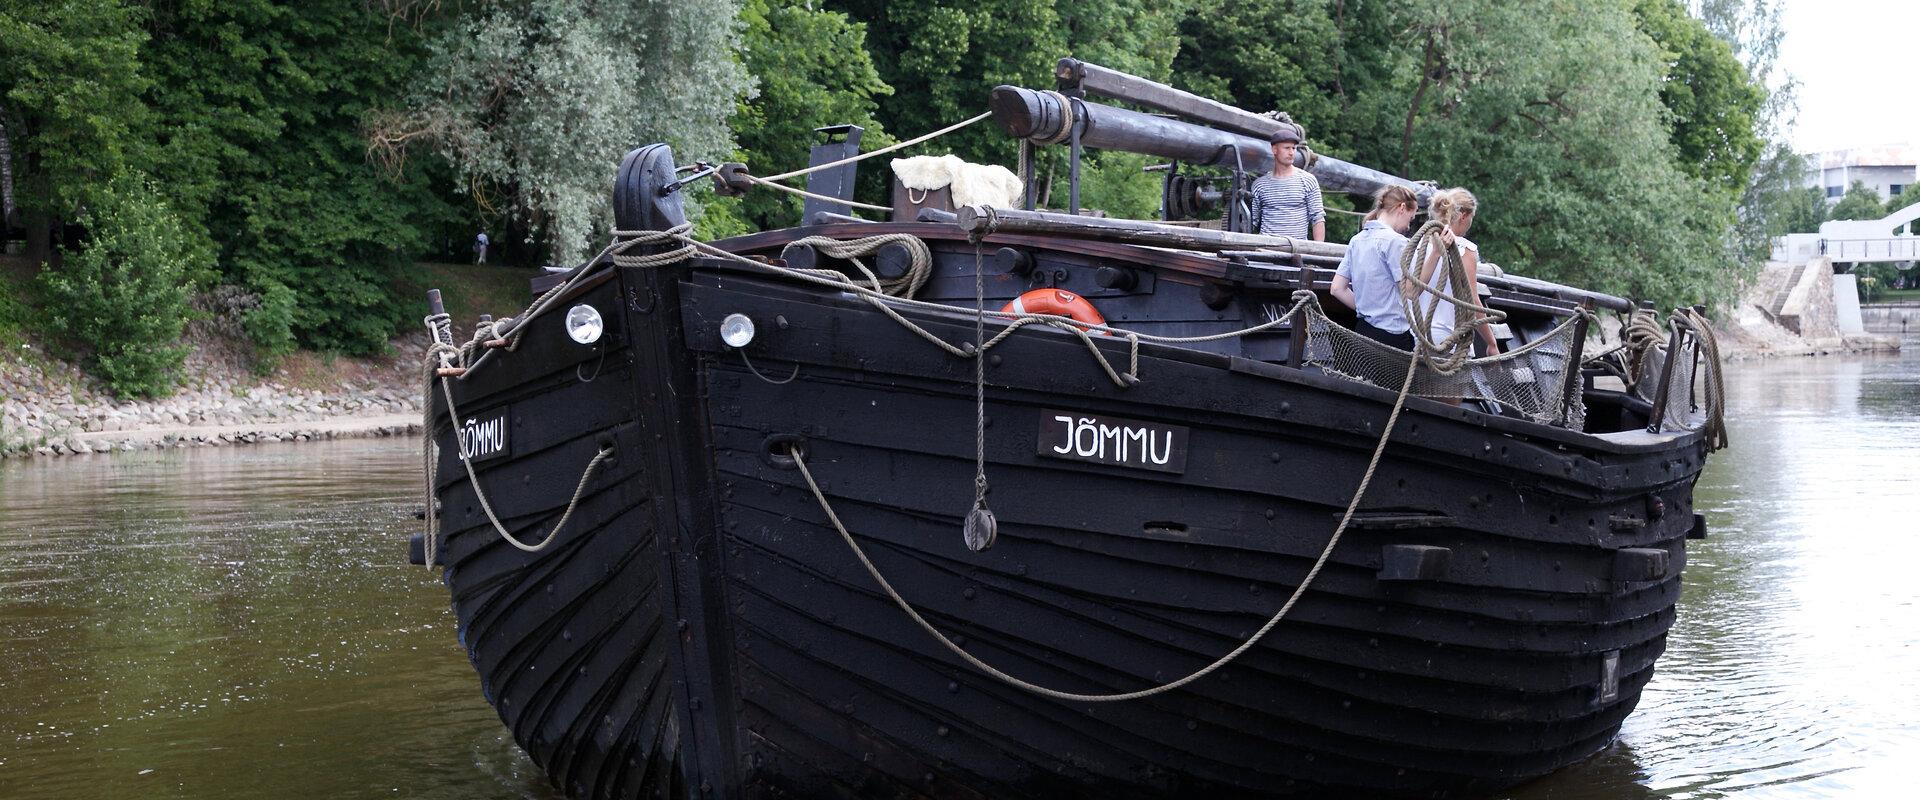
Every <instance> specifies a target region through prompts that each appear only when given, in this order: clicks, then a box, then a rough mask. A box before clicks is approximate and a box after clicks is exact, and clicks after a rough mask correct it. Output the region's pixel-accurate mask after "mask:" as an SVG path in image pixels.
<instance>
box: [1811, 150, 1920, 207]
mask: <svg viewBox="0 0 1920 800" xmlns="http://www.w3.org/2000/svg"><path fill="white" fill-rule="evenodd" d="M1807 161H1808V163H1809V164H1810V165H1811V166H1812V167H1813V171H1812V173H1813V181H1814V183H1813V185H1815V186H1819V187H1820V188H1821V190H1822V191H1824V192H1825V193H1826V196H1827V203H1828V204H1832V203H1837V202H1840V198H1841V197H1843V196H1845V195H1846V193H1847V188H1848V187H1850V186H1852V185H1853V183H1854V182H1855V181H1859V182H1861V183H1864V184H1866V185H1867V187H1868V188H1870V189H1872V190H1874V191H1875V192H1877V193H1879V195H1880V201H1881V202H1886V201H1887V200H1888V199H1889V198H1892V197H1905V196H1908V192H1916V193H1915V194H1913V195H1912V197H1913V198H1914V199H1915V200H1916V201H1920V189H1916V187H1915V185H1914V184H1916V183H1920V169H1917V165H1920V148H1915V147H1913V146H1912V145H1908V144H1887V145H1878V146H1875V147H1852V148H1848V149H1845V150H1828V151H1826V152H1824V153H1814V154H1811V155H1809V156H1807Z"/></svg>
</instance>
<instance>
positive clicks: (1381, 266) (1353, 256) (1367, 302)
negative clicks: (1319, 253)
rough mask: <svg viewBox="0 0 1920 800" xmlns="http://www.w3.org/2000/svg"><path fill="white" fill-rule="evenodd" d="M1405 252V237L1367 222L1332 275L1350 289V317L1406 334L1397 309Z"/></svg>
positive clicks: (1402, 314) (1403, 319) (1403, 314)
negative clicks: (1357, 317)
mask: <svg viewBox="0 0 1920 800" xmlns="http://www.w3.org/2000/svg"><path fill="white" fill-rule="evenodd" d="M1406 249H1407V237H1405V236H1401V235H1400V233H1399V232H1398V231H1395V230H1394V229H1392V228H1389V227H1387V223H1384V222H1381V221H1379V220H1377V219H1376V220H1371V221H1369V222H1368V223H1367V224H1366V225H1365V226H1364V227H1362V228H1361V229H1360V232H1359V233H1357V234H1355V235H1354V237H1353V241H1351V242H1348V243H1347V254H1346V256H1344V257H1342V258H1341V259H1340V269H1339V270H1338V271H1337V272H1336V273H1335V274H1338V275H1342V276H1345V277H1346V279H1347V283H1349V284H1352V286H1353V302H1354V306H1355V308H1354V313H1356V314H1359V315H1360V319H1362V320H1364V321H1365V322H1366V323H1367V324H1368V325H1372V326H1373V327H1376V328H1379V329H1380V330H1383V331H1386V332H1388V333H1406V332H1407V315H1406V312H1404V311H1402V310H1401V307H1400V254H1401V253H1402V252H1404V251H1406Z"/></svg>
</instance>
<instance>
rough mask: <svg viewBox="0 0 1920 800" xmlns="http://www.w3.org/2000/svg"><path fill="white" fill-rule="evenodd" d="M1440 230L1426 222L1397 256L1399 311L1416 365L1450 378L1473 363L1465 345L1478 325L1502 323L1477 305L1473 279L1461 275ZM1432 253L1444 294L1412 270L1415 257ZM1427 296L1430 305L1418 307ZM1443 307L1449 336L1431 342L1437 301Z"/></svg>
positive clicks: (1500, 315)
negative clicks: (1449, 320) (1449, 317)
mask: <svg viewBox="0 0 1920 800" xmlns="http://www.w3.org/2000/svg"><path fill="white" fill-rule="evenodd" d="M1444 229H1445V225H1444V223H1442V222H1441V221H1440V220H1429V221H1428V222H1427V224H1425V225H1422V226H1420V230H1419V231H1417V232H1415V233H1414V234H1413V238H1412V239H1411V240H1409V242H1408V245H1407V248H1406V249H1405V250H1403V251H1401V253H1400V281H1401V284H1400V285H1401V292H1400V300H1401V306H1402V308H1403V309H1404V310H1405V313H1406V317H1407V323H1408V326H1407V327H1408V330H1410V331H1411V332H1412V333H1413V338H1414V340H1415V341H1416V342H1417V343H1418V345H1419V346H1418V347H1416V348H1415V349H1414V352H1415V355H1416V357H1417V360H1420V361H1424V362H1426V364H1427V367H1428V368H1430V369H1432V370H1433V371H1434V372H1437V373H1440V374H1442V375H1451V374H1453V373H1455V372H1458V371H1460V368H1461V367H1464V366H1466V364H1467V361H1468V360H1469V359H1471V358H1472V357H1473V348H1472V347H1471V346H1470V345H1469V344H1468V342H1470V341H1472V339H1473V337H1474V334H1475V333H1476V331H1477V328H1478V324H1479V323H1481V322H1485V323H1487V324H1489V325H1492V324H1496V323H1499V322H1500V321H1502V320H1504V319H1506V318H1507V315H1506V312H1504V311H1496V310H1494V309H1492V308H1488V307H1486V306H1483V305H1480V302H1479V300H1480V296H1479V294H1478V293H1477V292H1476V287H1477V286H1478V285H1479V284H1478V282H1477V278H1478V276H1475V275H1469V274H1467V267H1466V262H1464V261H1462V260H1461V258H1460V252H1459V250H1458V249H1457V248H1455V247H1454V246H1453V245H1451V244H1448V243H1447V242H1446V241H1445V240H1444V239H1443V238H1442V234H1441V232H1442V231H1443V230H1444ZM1428 251H1437V252H1439V253H1440V259H1441V265H1442V269H1444V270H1446V274H1447V291H1441V290H1440V288H1439V287H1438V286H1435V285H1433V284H1431V283H1428V282H1427V281H1425V280H1423V279H1422V278H1421V277H1420V265H1416V264H1415V263H1414V262H1415V257H1416V254H1418V253H1424V252H1428ZM1423 294H1425V295H1431V296H1432V297H1433V298H1434V301H1433V302H1431V303H1422V302H1420V300H1421V296H1422V295H1423ZM1443 300H1444V301H1446V303H1447V304H1448V305H1449V306H1451V310H1452V311H1453V320H1454V324H1453V331H1452V332H1451V333H1449V334H1447V337H1446V338H1445V339H1442V340H1440V341H1437V342H1436V341H1434V340H1433V320H1434V317H1435V315H1437V314H1439V313H1440V301H1443Z"/></svg>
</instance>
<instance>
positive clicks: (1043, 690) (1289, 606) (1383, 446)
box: [791, 290, 1420, 703]
mask: <svg viewBox="0 0 1920 800" xmlns="http://www.w3.org/2000/svg"><path fill="white" fill-rule="evenodd" d="M1302 291H1304V290H1302ZM1419 363H1420V360H1419V359H1417V358H1416V359H1408V360H1407V376H1406V379H1405V381H1404V382H1402V383H1401V385H1400V394H1399V396H1397V397H1395V398H1394V400H1393V411H1392V413H1390V414H1388V415H1387V424H1386V428H1385V429H1384V430H1382V431H1381V432H1380V441H1379V443H1378V444H1376V445H1374V448H1373V456H1372V457H1371V458H1370V459H1368V460H1367V470H1366V472H1365V473H1364V474H1363V475H1361V476H1360V486H1359V487H1358V488H1356V489H1355V490H1354V492H1353V499H1352V500H1351V501H1349V502H1348V503H1347V510H1346V513H1344V514H1342V515H1341V516H1340V524H1339V525H1337V526H1335V527H1334V529H1333V535H1332V536H1330V537H1328V538H1327V546H1326V547H1324V548H1321V550H1320V556H1319V558H1316V559H1314V562H1313V567H1312V568H1311V569H1308V570H1307V574H1306V577H1304V578H1302V579H1301V580H1300V585H1299V586H1297V587H1295V588H1294V590H1293V594H1292V595H1290V596H1288V597H1287V601H1286V602H1285V603H1284V604H1282V605H1281V606H1280V610H1278V611H1275V612H1274V613H1273V616H1271V617H1268V618H1267V621H1266V624H1264V625H1261V626H1260V629H1259V630H1257V631H1255V632H1254V633H1253V635H1252V636H1249V637H1247V639H1246V640H1245V641H1243V642H1241V643H1240V645H1239V646H1238V647H1235V648H1233V650H1231V651H1229V652H1228V653H1227V654H1226V655H1223V656H1221V657H1219V658H1218V659H1215V660H1214V661H1213V663H1211V664H1208V665H1206V666H1204V667H1201V668H1200V669H1198V670H1195V671H1194V672H1192V673H1191V674H1188V675H1187V676H1186V677H1184V678H1180V679H1178V680H1173V681H1169V682H1167V683H1163V684H1160V685H1158V686H1154V687H1151V688H1147V689H1141V690H1138V691H1132V692H1118V693H1114V694H1081V693H1078V692H1063V691H1060V690H1058V689H1051V688H1048V687H1045V686H1041V685H1039V684H1036V683H1031V682H1029V681H1025V680H1022V679H1020V678H1016V677H1014V676H1012V675H1009V674H1007V673H1005V672H1002V671H1000V670H999V669H998V668H996V667H994V666H993V665H992V664H988V663H987V662H985V661H982V660H980V659H979V658H977V657H975V656H974V655H973V654H972V653H969V652H967V651H966V650H965V649H964V648H962V647H960V645H958V644H955V643H954V641H953V640H952V639H950V638H948V637H947V635H946V634H944V633H941V632H940V630H939V629H937V628H935V627H934V626H933V624H932V623H930V622H928V621H927V618H926V617H924V616H921V614H920V612H919V611H918V610H916V609H914V607H913V604H912V603H909V602H907V599H906V598H905V597H902V596H901V595H900V592H899V591H898V590H896V589H894V588H893V584H892V583H891V582H889V581H888V580H887V578H886V576H885V575H882V574H880V569H879V568H878V567H876V566H874V564H873V559H871V558H868V557H867V553H866V550H864V549H863V548H861V547H860V543H859V542H858V541H855V540H854V538H853V534H852V533H849V532H848V531H847V526H846V525H845V524H844V523H842V522H841V521H840V515H839V514H836V513H834V510H833V504H832V503H830V502H828V500H827V496H826V493H824V492H822V491H821V490H820V484H819V483H818V482H817V481H815V480H814V478H813V471H812V470H809V469H808V468H807V461H806V457H805V455H804V454H803V453H802V452H801V451H800V450H799V449H795V450H793V451H791V455H792V456H793V463H794V465H795V466H797V467H799V469H800V477H801V478H803V479H805V480H806V482H807V489H808V490H809V491H811V492H812V493H813V499H814V501H815V502H817V503H819V504H820V510H821V511H823V512H825V513H826V515H827V521H828V522H830V523H832V524H833V529H834V530H835V531H837V532H839V534H840V538H841V539H842V540H843V541H845V542H846V543H847V547H848V548H850V549H852V550H853V554H854V556H855V557H856V558H858V559H859V560H860V564H861V566H863V567H866V569H867V574H868V575H871V576H873V580H874V582H875V583H878V584H879V585H880V588H881V590H882V591H884V592H886V594H887V596H888V597H889V598H892V600H893V602H894V604H895V605H897V606H899V608H900V610H901V611H903V612H906V615H907V616H908V617H910V618H912V619H913V621H914V623H915V624H917V625H919V626H920V629H921V630H923V631H926V632H927V634H928V635H930V636H932V637H933V638H934V639H935V640H936V641H938V642H939V643H940V644H941V645H942V646H944V647H946V648H947V650H948V651H950V652H952V653H953V654H954V655H956V656H959V657H960V658H961V660H963V661H965V662H967V663H968V664H970V665H972V666H973V668H974V669H977V670H980V671H981V672H982V673H985V674H987V675H989V676H991V677H993V678H994V679H996V680H999V681H1000V682H1002V683H1005V684H1007V685H1008V686H1012V687H1014V688H1016V689H1021V690H1023V691H1027V692H1030V693H1033V694H1037V695H1040V696H1042V697H1049V698H1052V699H1055V700H1068V701H1074V702H1084V703H1113V702H1120V701H1124V700H1138V699H1142V698H1146V697H1152V696H1154V695H1157V694H1162V693H1165V692H1170V691H1173V690H1175V689H1178V688H1180V687H1182V686H1185V685H1187V684H1189V683H1193V682H1194V681H1197V680H1200V679H1201V678H1204V677H1206V676H1207V675H1210V674H1212V673H1213V672H1214V671H1215V670H1218V669H1220V668H1221V667H1224V666H1226V665H1227V664H1229V663H1232V662H1233V661H1234V659H1237V658H1239V657H1240V656H1241V655H1242V654H1244V653H1246V652H1247V651H1248V650H1251V649H1253V646H1254V645H1255V644H1256V643H1258V642H1259V641H1260V639H1261V638H1262V637H1264V636H1266V635H1267V633H1268V632H1269V631H1271V630H1273V628H1274V626H1276V625H1279V624H1280V621H1281V620H1282V619H1284V618H1286V616H1287V612H1289V611H1292V610H1293V606H1294V604H1295V603H1298V602H1299V601H1300V598H1301V597H1302V596H1303V595H1305V594H1306V592H1307V588H1308V587H1310V586H1312V585H1313V582H1314V579H1315V578H1317V577H1319V575H1320V570H1321V569H1322V568H1324V567H1325V566H1326V565H1327V561H1328V560H1329V559H1331V558H1332V557H1333V551H1334V548H1336V547H1337V546H1339V544H1340V537H1341V536H1342V535H1344V534H1345V533H1346V531H1347V526H1348V525H1349V524H1350V523H1351V522H1352V521H1353V515H1354V512H1356V511H1357V510H1358V509H1359V508H1360V500H1361V498H1363V497H1365V496H1366V493H1367V487H1368V486H1369V485H1370V484H1372V483H1373V476H1374V472H1375V471H1376V470H1377V469H1378V468H1379V466H1380V456H1381V455H1382V454H1383V453H1385V452H1386V450H1387V440H1388V439H1389V438H1390V437H1391V436H1392V434H1393V428H1394V425H1395V423H1397V422H1398V421H1399V420H1400V412H1401V410H1402V409H1404V408H1405V407H1406V402H1407V395H1408V391H1409V390H1410V389H1412V388H1413V375H1414V370H1415V369H1416V368H1417V366H1418V365H1419Z"/></svg>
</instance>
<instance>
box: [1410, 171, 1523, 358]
mask: <svg viewBox="0 0 1920 800" xmlns="http://www.w3.org/2000/svg"><path fill="white" fill-rule="evenodd" d="M1479 208H1480V204H1479V201H1478V200H1477V199H1475V198H1474V196H1473V193H1472V192H1469V191H1467V190H1465V189H1460V188H1454V189H1447V190H1445V191H1441V192H1436V193H1434V195H1433V199H1432V200H1429V201H1428V202H1427V214H1428V218H1429V219H1432V220H1435V221H1438V222H1439V223H1441V229H1440V235H1439V236H1438V237H1437V238H1438V239H1439V240H1440V242H1441V243H1442V244H1443V245H1444V246H1451V247H1452V248H1453V249H1454V252H1456V253H1458V254H1459V255H1460V263H1461V266H1463V267H1465V268H1466V269H1465V271H1466V274H1467V275H1468V276H1469V278H1471V277H1472V276H1475V275H1478V274H1480V246H1479V245H1476V244H1474V243H1473V240H1471V239H1468V238H1467V231H1468V230H1470V229H1472V228H1473V217H1474V214H1475V213H1477V212H1478V211H1479ZM1433 238H1434V237H1429V238H1426V239H1423V240H1422V241H1421V242H1420V244H1419V245H1418V246H1417V247H1418V249H1417V250H1415V252H1414V260H1415V262H1416V263H1418V264H1419V265H1420V268H1419V273H1418V274H1419V276H1420V280H1421V282H1423V283H1425V284H1427V285H1428V286H1432V287H1434V288H1435V289H1436V290H1438V291H1439V292H1441V293H1443V294H1452V293H1453V281H1452V276H1451V275H1449V274H1447V272H1446V271H1445V270H1444V269H1443V267H1444V265H1445V260H1444V259H1442V258H1441V255H1442V254H1443V250H1442V249H1441V248H1438V247H1429V246H1428V243H1429V242H1431V241H1432V240H1433ZM1401 291H1402V292H1405V293H1406V295H1407V296H1408V297H1410V298H1412V299H1413V302H1414V303H1415V304H1416V308H1418V310H1419V316H1421V317H1427V316H1429V315H1430V316H1431V317H1432V324H1431V325H1430V326H1429V327H1428V329H1427V334H1428V337H1429V339H1430V340H1431V341H1433V342H1434V343H1436V344H1437V343H1439V342H1443V341H1445V340H1446V339H1447V337H1449V336H1452V335H1453V331H1454V315H1455V307H1454V305H1453V304H1452V303H1449V302H1447V301H1445V300H1442V299H1440V298H1439V297H1438V296H1436V295H1434V294H1433V293H1431V292H1425V291H1422V290H1421V289H1420V287H1418V286H1416V285H1414V284H1413V282H1411V281H1406V282H1403V285H1402V287H1401ZM1473 297H1474V298H1476V299H1475V300H1474V302H1475V303H1478V302H1479V300H1478V299H1477V298H1478V297H1479V294H1478V291H1477V284H1476V291H1475V292H1474V294H1473ZM1476 316H1478V319H1476V320H1475V321H1474V325H1475V327H1476V328H1478V332H1479V334H1480V341H1481V342H1483V343H1484V344H1485V345H1486V353H1487V354H1488V355H1492V354H1494V353H1498V352H1500V344H1499V342H1498V341H1496V340H1495V339H1494V338H1493V328H1492V327H1490V326H1488V325H1487V323H1486V320H1485V317H1484V316H1480V315H1476Z"/></svg>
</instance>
